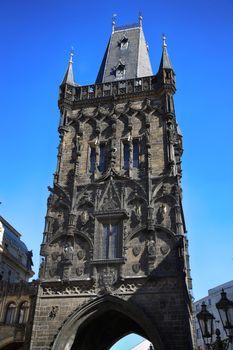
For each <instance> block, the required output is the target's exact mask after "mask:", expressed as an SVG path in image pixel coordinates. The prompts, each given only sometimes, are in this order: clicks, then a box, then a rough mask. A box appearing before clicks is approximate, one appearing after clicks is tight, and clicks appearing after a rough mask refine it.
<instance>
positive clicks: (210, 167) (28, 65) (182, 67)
mask: <svg viewBox="0 0 233 350" xmlns="http://www.w3.org/2000/svg"><path fill="white" fill-rule="evenodd" d="M0 7H1V8H0V32H1V56H0V70H1V85H0V90H1V91H0V106H1V137H0V142H1V147H0V150H1V158H0V159H1V172H0V201H1V202H2V204H1V206H0V213H1V215H2V216H4V217H5V218H6V219H7V220H8V221H9V222H10V223H11V224H12V225H13V226H15V227H16V228H17V229H18V230H19V231H20V232H22V233H23V239H24V240H25V242H26V243H27V245H28V247H29V248H30V249H33V251H34V262H35V270H36V271H37V269H38V262H39V245H40V242H41V239H42V232H43V227H44V216H45V213H46V201H47V196H48V192H47V186H48V185H51V184H52V181H53V176H52V174H53V172H54V171H55V167H56V155H57V146H58V133H57V126H58V120H59V111H58V107H57V99H58V87H59V83H60V82H61V80H62V78H63V75H64V73H65V70H66V67H67V62H68V57H69V51H70V48H71V46H74V50H75V56H74V73H75V78H76V81H77V82H78V83H79V84H84V85H86V84H88V83H93V82H94V81H95V78H96V75H97V72H98V68H99V65H100V63H101V60H102V57H103V54H104V51H105V48H106V45H107V41H108V38H109V35H110V32H111V16H112V14H113V13H116V14H117V18H116V22H117V24H118V25H121V24H129V23H133V22H136V21H137V18H138V12H139V11H141V12H142V14H143V17H144V19H143V29H144V33H145V36H146V40H147V42H148V44H149V48H150V58H151V63H152V67H153V71H154V73H156V71H157V69H158V65H159V60H160V56H161V34H162V32H165V33H166V36H167V44H168V51H169V55H170V58H171V61H172V63H173V66H174V69H175V72H176V75H177V93H176V97H175V105H176V114H177V120H178V122H179V124H180V127H181V129H182V132H183V136H184V149H185V152H184V156H183V181H182V186H183V196H184V201H183V202H184V211H185V218H186V225H187V228H188V237H189V243H190V256H191V268H192V277H193V287H194V297H195V298H196V299H198V298H200V297H203V296H204V295H206V294H207V290H208V289H209V288H211V287H214V286H216V285H218V284H220V283H223V282H226V281H228V280H231V279H232V265H233V260H232V257H233V252H232V247H233V232H232V231H233V224H232V202H231V200H232V195H233V185H232V172H233V162H232V138H233V136H232V135H233V121H232V119H233V118H232V108H231V105H232V96H233V87H232V86H233V84H232V81H233V69H232V67H231V66H232V62H233V48H232V47H233V45H232V41H233V39H232V38H233V20H232V16H233V1H232V0H221V1H219V0H209V1H207V0H202V1H200V0H167V1H166V2H164V1H162V0H156V1H154V0H144V1H142V0H128V1H122V0H118V1H113V0H101V1H88V2H85V1H81V0H76V1H75V0H70V1H69V2H67V1H61V0H47V1H45V0H41V1H30V0H21V1H17V0H8V1H2V2H1V5H0Z"/></svg>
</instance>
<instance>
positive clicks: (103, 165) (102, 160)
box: [99, 143, 107, 173]
mask: <svg viewBox="0 0 233 350" xmlns="http://www.w3.org/2000/svg"><path fill="white" fill-rule="evenodd" d="M106 156H107V152H106V144H105V143H101V144H100V159H99V171H100V172H101V173H104V172H105V170H106Z"/></svg>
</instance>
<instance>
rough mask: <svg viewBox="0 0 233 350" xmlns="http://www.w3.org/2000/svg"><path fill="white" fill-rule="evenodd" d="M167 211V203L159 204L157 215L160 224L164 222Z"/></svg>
mask: <svg viewBox="0 0 233 350" xmlns="http://www.w3.org/2000/svg"><path fill="white" fill-rule="evenodd" d="M166 212H167V207H166V205H165V204H161V205H160V206H159V209H158V211H157V215H156V217H157V222H158V223H159V224H161V223H162V222H163V220H164V218H165V215H166Z"/></svg>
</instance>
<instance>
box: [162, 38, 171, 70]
mask: <svg viewBox="0 0 233 350" xmlns="http://www.w3.org/2000/svg"><path fill="white" fill-rule="evenodd" d="M162 40H163V53H162V57H161V61H160V66H159V70H161V69H173V68H172V65H171V62H170V59H169V56H168V52H167V43H166V36H165V35H164V34H163V37H162Z"/></svg>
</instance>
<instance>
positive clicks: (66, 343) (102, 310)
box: [51, 295, 164, 350]
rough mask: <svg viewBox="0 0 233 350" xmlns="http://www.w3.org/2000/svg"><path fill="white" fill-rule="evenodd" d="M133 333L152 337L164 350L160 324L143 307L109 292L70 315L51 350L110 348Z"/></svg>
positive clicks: (154, 344) (153, 342)
mask: <svg viewBox="0 0 233 350" xmlns="http://www.w3.org/2000/svg"><path fill="white" fill-rule="evenodd" d="M130 333H136V334H138V335H140V336H142V337H143V338H146V339H148V340H149V341H150V342H151V343H152V344H153V347H154V348H155V349H156V350H164V346H163V343H162V341H161V338H160V336H159V332H158V329H157V327H156V325H155V324H154V323H153V322H152V321H151V320H150V319H149V318H148V317H147V316H146V315H145V313H144V312H143V311H142V310H141V308H139V307H138V306H137V305H135V304H134V303H132V302H130V301H124V300H122V299H120V298H118V297H115V296H111V295H105V296H102V297H100V298H98V299H95V300H93V301H91V302H90V303H88V304H86V305H85V306H83V307H82V308H81V309H80V308H79V309H76V310H75V311H74V312H73V313H72V314H71V315H70V316H69V317H68V318H67V320H66V321H65V322H64V324H63V326H62V328H61V329H60V331H59V333H58V334H57V337H56V338H55V340H54V343H53V346H52V348H51V350H60V349H64V350H93V349H95V350H110V349H111V347H112V345H113V344H115V343H116V342H117V341H118V340H119V339H121V338H122V337H124V336H126V335H128V334H130Z"/></svg>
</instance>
